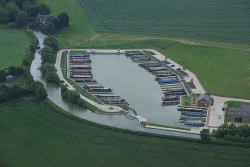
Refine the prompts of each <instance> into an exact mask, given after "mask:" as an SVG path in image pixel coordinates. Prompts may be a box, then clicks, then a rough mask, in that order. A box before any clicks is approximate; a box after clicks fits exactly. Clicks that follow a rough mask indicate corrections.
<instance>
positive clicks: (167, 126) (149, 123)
mask: <svg viewBox="0 0 250 167" xmlns="http://www.w3.org/2000/svg"><path fill="white" fill-rule="evenodd" d="M146 125H148V126H155V127H162V128H170V129H178V130H186V131H191V129H189V128H183V127H178V126H170V125H163V124H158V123H153V122H147V123H146Z"/></svg>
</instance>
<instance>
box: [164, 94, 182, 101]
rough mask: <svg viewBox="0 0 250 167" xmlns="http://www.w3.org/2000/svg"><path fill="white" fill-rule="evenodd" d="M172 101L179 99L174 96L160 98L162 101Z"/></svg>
mask: <svg viewBox="0 0 250 167" xmlns="http://www.w3.org/2000/svg"><path fill="white" fill-rule="evenodd" d="M173 100H179V97H178V96H176V95H172V96H165V97H162V101H173Z"/></svg>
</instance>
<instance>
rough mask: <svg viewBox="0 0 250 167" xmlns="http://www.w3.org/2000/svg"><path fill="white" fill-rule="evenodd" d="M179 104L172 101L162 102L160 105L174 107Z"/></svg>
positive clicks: (176, 101) (177, 101)
mask: <svg viewBox="0 0 250 167" xmlns="http://www.w3.org/2000/svg"><path fill="white" fill-rule="evenodd" d="M176 104H179V100H173V101H163V102H162V103H161V105H163V106H168V105H176Z"/></svg>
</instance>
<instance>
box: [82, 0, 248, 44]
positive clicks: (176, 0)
mask: <svg viewBox="0 0 250 167" xmlns="http://www.w3.org/2000/svg"><path fill="white" fill-rule="evenodd" d="M79 2H80V3H81V5H82V7H83V9H84V11H85V13H86V14H87V16H88V18H89V20H90V21H91V22H92V23H93V25H94V26H95V28H96V29H97V30H98V31H100V32H107V33H123V34H140V35H155V36H165V37H178V38H189V39H204V40H214V41H224V42H232V43H243V44H250V31H249V26H250V18H249V2H248V1H246V0H219V1H218V0H209V1H204V0H188V1H185V0H165V1H163V0H126V1H124V0H79Z"/></svg>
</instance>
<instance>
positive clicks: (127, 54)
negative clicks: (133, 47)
mask: <svg viewBox="0 0 250 167" xmlns="http://www.w3.org/2000/svg"><path fill="white" fill-rule="evenodd" d="M134 55H143V53H142V52H134V53H126V54H125V56H127V57H131V56H134Z"/></svg>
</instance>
